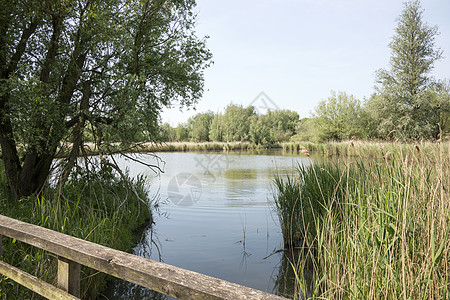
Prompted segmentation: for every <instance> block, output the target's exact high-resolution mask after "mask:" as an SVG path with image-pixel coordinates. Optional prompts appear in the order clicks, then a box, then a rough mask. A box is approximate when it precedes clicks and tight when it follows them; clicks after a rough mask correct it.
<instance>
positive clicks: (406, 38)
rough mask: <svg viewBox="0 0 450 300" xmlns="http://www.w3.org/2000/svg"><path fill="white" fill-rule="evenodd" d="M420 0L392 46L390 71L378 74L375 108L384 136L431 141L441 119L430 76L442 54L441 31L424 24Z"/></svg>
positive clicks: (408, 6)
mask: <svg viewBox="0 0 450 300" xmlns="http://www.w3.org/2000/svg"><path fill="white" fill-rule="evenodd" d="M422 17H423V10H422V9H421V7H420V2H419V1H417V0H414V1H410V2H406V3H405V4H404V9H403V12H402V14H401V16H400V18H399V21H398V26H397V28H396V30H395V35H394V37H393V39H392V42H391V43H390V44H389V47H390V48H391V51H392V54H391V59H390V69H389V70H384V69H382V70H379V71H378V72H377V81H378V96H377V97H375V98H373V100H374V101H373V103H372V104H371V105H372V107H373V108H374V110H375V111H376V115H377V117H379V123H380V126H379V128H378V130H379V132H380V134H382V135H387V134H388V133H390V132H394V133H396V134H397V135H399V136H402V137H406V138H415V139H417V138H429V137H432V136H435V135H436V133H437V131H438V126H437V123H438V122H439V116H438V113H437V111H436V106H435V105H433V104H432V101H431V95H430V89H431V88H432V86H433V85H434V84H435V81H434V80H433V78H432V77H431V75H430V72H431V71H432V70H433V66H434V63H435V62H436V61H437V60H439V59H440V58H441V57H442V51H441V50H440V49H437V48H436V47H435V44H434V40H435V36H436V35H437V34H438V29H437V27H436V26H435V27H430V26H429V25H428V24H426V23H424V22H423V21H422Z"/></svg>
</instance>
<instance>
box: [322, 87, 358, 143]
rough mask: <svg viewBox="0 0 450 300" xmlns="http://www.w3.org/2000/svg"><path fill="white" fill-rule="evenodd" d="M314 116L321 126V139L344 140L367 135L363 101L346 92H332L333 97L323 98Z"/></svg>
mask: <svg viewBox="0 0 450 300" xmlns="http://www.w3.org/2000/svg"><path fill="white" fill-rule="evenodd" d="M314 117H315V118H316V119H317V125H318V127H319V138H320V139H321V140H337V141H340V140H344V139H350V138H352V137H357V138H362V137H364V135H365V129H364V126H362V121H363V120H364V110H363V108H362V107H361V102H360V101H359V100H358V99H356V98H355V97H353V96H352V95H347V94H346V93H344V92H339V93H336V92H334V91H333V92H332V95H331V97H328V99H327V100H322V101H320V102H319V104H318V105H317V106H316V108H315V112H314Z"/></svg>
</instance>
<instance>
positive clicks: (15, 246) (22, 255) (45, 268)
mask: <svg viewBox="0 0 450 300" xmlns="http://www.w3.org/2000/svg"><path fill="white" fill-rule="evenodd" d="M1 174H2V175H1V176H0V186H5V185H6V179H5V178H4V175H3V174H4V172H1ZM134 184H135V186H136V189H137V191H138V193H139V194H140V197H141V198H142V199H147V196H146V191H145V188H144V181H143V179H142V178H141V179H138V180H136V181H135V182H134ZM5 193H7V191H6V190H5V189H3V190H2V191H0V209H1V213H2V214H4V215H7V216H9V217H13V218H16V219H19V220H22V221H25V222H29V223H33V224H36V225H39V226H42V227H46V228H49V229H52V230H56V231H59V232H63V233H65V234H68V235H71V236H75V237H78V238H82V239H85V240H88V241H91V242H94V243H98V244H101V245H104V246H107V247H111V248H114V249H118V250H122V251H128V250H129V249H131V247H132V246H133V244H134V242H135V241H134V234H133V230H136V229H137V228H138V227H139V226H143V225H145V224H147V223H148V220H149V218H150V212H149V210H148V208H147V207H146V206H144V205H143V204H142V203H140V202H139V201H138V200H137V199H136V197H135V196H134V195H131V194H129V191H128V190H127V189H126V183H125V182H124V181H123V180H121V179H119V178H118V177H116V176H115V175H114V173H113V172H112V170H111V169H103V170H99V171H98V172H97V173H96V174H87V173H78V175H74V176H72V178H71V179H70V180H69V182H68V183H67V184H66V186H65V189H64V193H62V194H61V195H60V196H59V197H58V195H59V193H57V191H56V190H54V189H51V188H48V189H47V190H46V191H45V193H43V194H42V195H39V196H37V197H29V198H24V199H21V200H20V201H18V202H13V201H11V200H8V195H5ZM2 250H3V251H2V252H3V253H2V255H3V260H4V261H6V262H7V263H9V264H12V265H14V266H16V267H18V268H20V269H22V270H25V271H26V272H28V273H30V274H32V275H34V276H36V277H38V278H40V279H43V280H45V281H47V282H49V283H52V284H55V282H56V269H57V261H56V258H55V256H54V255H53V254H51V253H48V252H46V251H43V250H41V249H38V248H35V247H32V246H29V245H27V244H25V243H21V242H18V241H16V240H13V239H10V238H6V237H4V238H3V249H2ZM81 278H82V281H81V292H82V298H83V299H95V297H96V295H97V293H98V292H99V291H101V290H102V289H104V288H105V286H106V283H107V280H108V278H109V277H108V275H105V274H103V273H98V272H97V271H95V270H92V269H89V268H87V267H82V274H81ZM0 279H1V281H0V299H40V297H38V296H36V295H34V294H33V293H31V292H30V291H29V290H27V289H26V288H24V287H22V286H20V285H18V284H16V283H15V282H13V281H11V280H9V279H6V278H4V277H3V278H1V277H0Z"/></svg>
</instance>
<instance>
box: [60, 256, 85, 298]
mask: <svg viewBox="0 0 450 300" xmlns="http://www.w3.org/2000/svg"><path fill="white" fill-rule="evenodd" d="M80 270H81V265H80V264H78V263H76V262H73V261H71V260H69V259H67V258H64V257H61V256H58V287H59V288H60V289H62V290H64V291H66V292H68V293H69V294H71V295H74V296H75V297H80V296H81V295H80Z"/></svg>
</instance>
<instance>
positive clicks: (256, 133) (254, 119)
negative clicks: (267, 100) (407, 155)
mask: <svg viewBox="0 0 450 300" xmlns="http://www.w3.org/2000/svg"><path fill="white" fill-rule="evenodd" d="M270 129H271V124H270V123H269V122H268V117H267V115H259V116H258V115H253V116H251V118H250V128H249V140H250V141H251V142H253V143H255V144H270V143H273V139H272V136H271V133H270Z"/></svg>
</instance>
